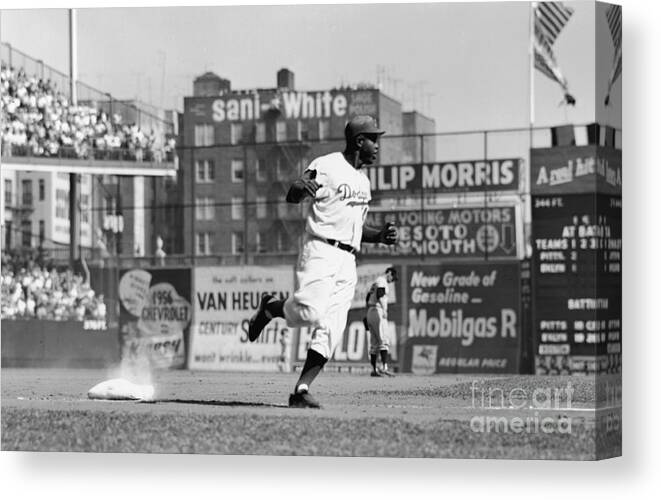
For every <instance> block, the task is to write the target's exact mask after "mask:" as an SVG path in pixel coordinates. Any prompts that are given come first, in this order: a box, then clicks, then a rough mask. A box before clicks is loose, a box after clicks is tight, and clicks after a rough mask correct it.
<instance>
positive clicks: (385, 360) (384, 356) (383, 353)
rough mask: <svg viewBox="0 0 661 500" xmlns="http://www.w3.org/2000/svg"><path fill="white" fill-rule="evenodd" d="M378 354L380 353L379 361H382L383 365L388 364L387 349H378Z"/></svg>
mask: <svg viewBox="0 0 661 500" xmlns="http://www.w3.org/2000/svg"><path fill="white" fill-rule="evenodd" d="M379 354H381V363H383V366H388V351H386V350H385V349H382V350H381V351H379Z"/></svg>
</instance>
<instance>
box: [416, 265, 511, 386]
mask: <svg viewBox="0 0 661 500" xmlns="http://www.w3.org/2000/svg"><path fill="white" fill-rule="evenodd" d="M406 293H407V303H408V310H407V312H406V314H407V318H406V320H407V332H406V337H407V338H406V341H407V346H406V353H407V355H408V357H409V362H408V367H410V369H411V371H413V372H414V373H420V374H429V373H517V372H518V362H519V345H520V339H521V325H520V277H519V266H518V264H447V265H413V266H409V268H408V282H407V283H406ZM432 367H433V369H432ZM405 368H406V365H405Z"/></svg>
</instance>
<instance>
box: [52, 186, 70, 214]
mask: <svg viewBox="0 0 661 500" xmlns="http://www.w3.org/2000/svg"><path fill="white" fill-rule="evenodd" d="M55 217H57V218H58V219H68V218H69V192H68V191H66V190H64V189H57V190H56V191H55Z"/></svg>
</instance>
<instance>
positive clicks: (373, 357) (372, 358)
mask: <svg viewBox="0 0 661 500" xmlns="http://www.w3.org/2000/svg"><path fill="white" fill-rule="evenodd" d="M370 364H371V365H372V369H373V370H374V371H376V354H370Z"/></svg>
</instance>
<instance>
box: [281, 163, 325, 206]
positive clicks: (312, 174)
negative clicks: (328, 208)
mask: <svg viewBox="0 0 661 500" xmlns="http://www.w3.org/2000/svg"><path fill="white" fill-rule="evenodd" d="M316 177H317V171H316V170H306V171H305V172H303V175H301V176H300V177H299V178H298V179H296V180H295V181H294V182H293V183H292V185H291V186H290V187H289V191H288V192H287V202H289V203H300V202H301V201H303V199H304V198H305V197H306V196H310V197H312V198H314V195H315V193H316V192H317V189H319V188H320V187H321V185H320V184H319V183H318V182H317V181H316V180H315V178H316Z"/></svg>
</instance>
